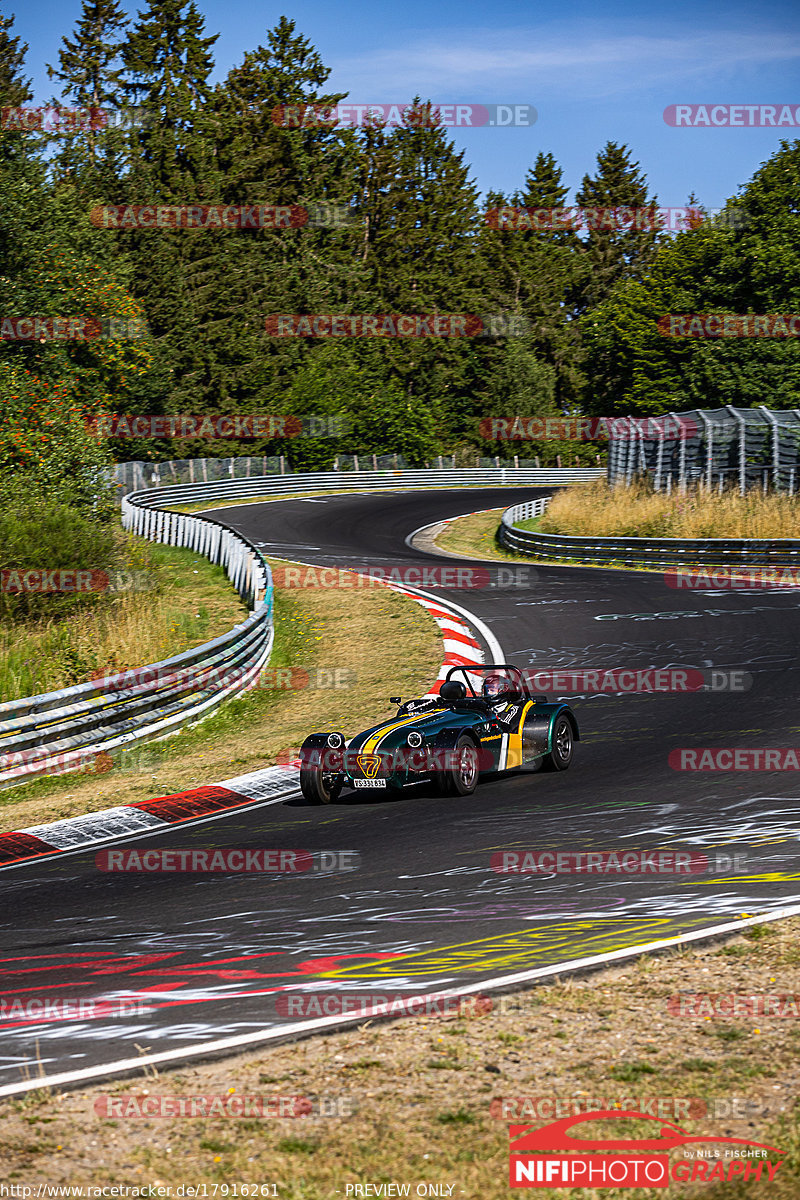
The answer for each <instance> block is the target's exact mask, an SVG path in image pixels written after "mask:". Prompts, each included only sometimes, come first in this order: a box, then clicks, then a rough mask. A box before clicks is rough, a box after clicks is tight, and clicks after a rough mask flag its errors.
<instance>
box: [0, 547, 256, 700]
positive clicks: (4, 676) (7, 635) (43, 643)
mask: <svg viewBox="0 0 800 1200" xmlns="http://www.w3.org/2000/svg"><path fill="white" fill-rule="evenodd" d="M125 542H126V552H127V553H126V560H127V568H126V571H125V573H124V574H125V575H126V576H128V578H131V579H132V580H133V581H134V582H137V583H138V584H139V585H140V586H142V585H143V590H138V589H137V588H132V589H131V590H125V591H121V592H119V593H118V594H117V595H100V596H98V598H97V599H98V603H97V604H95V605H94V606H93V607H91V608H86V609H84V610H76V611H75V612H72V613H70V614H69V615H65V616H62V617H59V618H54V619H51V620H37V621H26V622H22V621H20V622H16V623H13V624H11V623H9V624H7V625H5V626H3V627H2V628H0V698H2V700H15V699H18V698H20V697H23V696H35V695H39V694H40V693H41V692H49V691H55V690H56V689H57V688H62V687H70V686H71V685H72V684H77V683H84V682H86V681H87V680H89V679H91V678H92V677H93V676H95V675H96V674H98V673H100V674H103V675H110V674H113V673H114V672H115V671H123V670H129V669H131V668H134V667H138V666H141V665H142V664H143V663H151V662H159V661H160V660H161V659H164V658H169V657H171V656H172V655H174V654H180V653H181V651H183V650H187V649H188V648H189V647H190V646H196V645H199V644H200V643H201V642H205V641H209V640H211V638H214V637H218V636H219V635H220V634H222V633H225V632H226V630H228V629H230V628H231V627H232V626H233V625H235V624H236V623H237V622H238V621H242V620H243V619H244V617H245V616H246V613H247V608H246V605H245V604H243V603H242V601H241V600H240V599H239V597H238V596H237V595H236V593H235V592H234V590H233V588H232V587H231V585H230V583H229V581H228V577H227V575H226V574H225V571H224V570H223V568H222V567H217V566H213V565H212V564H211V563H210V562H208V560H207V559H205V558H203V557H202V556H201V555H197V554H195V553H194V552H193V551H191V550H183V549H176V548H175V547H172V546H159V545H152V544H150V543H148V542H145V541H143V539H141V538H133V537H126V538H125Z"/></svg>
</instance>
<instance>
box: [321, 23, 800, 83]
mask: <svg viewBox="0 0 800 1200" xmlns="http://www.w3.org/2000/svg"><path fill="white" fill-rule="evenodd" d="M331 57H332V58H333V62H332V64H331V65H333V68H334V70H333V76H332V80H331V85H332V86H334V87H341V88H345V87H346V88H347V89H348V90H349V92H350V95H351V97H352V99H353V100H356V101H363V100H375V101H379V100H392V101H397V100H405V99H408V98H410V97H411V96H412V95H413V94H414V93H419V94H420V95H421V96H422V97H423V98H427V97H431V98H432V99H446V98H448V96H449V97H450V98H452V99H459V98H461V97H462V96H463V95H464V93H465V92H466V91H469V92H470V93H471V94H472V95H474V98H475V99H481V98H483V99H488V98H489V94H491V96H492V97H494V98H498V97H499V98H500V99H507V98H510V97H511V93H512V92H513V93H514V94H515V96H516V95H518V94H519V93H520V91H523V92H525V94H527V95H528V96H530V97H531V98H532V99H533V100H534V102H535V100H536V98H537V97H540V96H542V94H543V93H546V94H547V95H548V96H554V95H564V94H566V95H568V96H569V97H570V98H573V99H585V98H587V97H598V96H601V95H603V96H608V95H622V94H624V93H626V92H630V91H637V92H639V93H641V91H642V89H643V86H645V87H649V86H652V85H658V84H661V83H664V82H672V83H673V84H674V85H675V86H676V87H678V86H680V85H688V84H692V85H695V86H697V85H698V84H700V83H702V84H703V92H704V93H707V91H708V87H709V86H714V85H717V86H719V84H720V83H725V84H726V86H728V87H729V86H730V85H731V84H733V83H735V82H736V77H737V76H738V77H741V76H742V75H743V74H745V75H747V76H748V78H749V77H751V76H753V75H757V74H758V73H759V72H760V71H761V70H763V69H765V68H766V69H768V70H769V69H773V70H774V69H775V68H778V67H779V66H780V65H781V64H787V65H788V64H789V63H791V62H792V61H793V60H797V59H798V58H800V38H798V37H792V36H787V35H786V34H785V33H783V34H781V35H777V34H770V33H756V34H754V33H752V32H742V33H737V32H733V31H714V32H711V31H709V32H701V31H699V30H695V31H694V32H693V33H691V34H690V35H686V36H682V37H665V36H659V35H648V34H628V33H623V34H620V35H617V36H609V33H608V26H607V24H606V25H604V26H603V27H602V29H601V28H600V27H598V28H597V30H596V32H595V31H592V30H591V28H590V27H588V26H587V25H586V23H582V24H581V26H580V28H579V29H577V28H576V27H567V26H564V27H562V28H561V29H553V28H552V27H551V29H550V30H549V32H548V33H547V34H545V35H544V36H543V34H542V32H541V31H535V30H530V29H508V30H497V29H493V30H470V31H468V30H465V31H463V32H462V33H461V35H460V38H459V39H458V40H456V39H454V38H453V35H452V33H451V32H450V33H447V34H442V33H440V32H439V31H435V32H434V31H432V33H431V36H430V38H426V40H425V41H424V42H423V41H419V40H418V41H415V42H413V43H410V44H408V45H406V46H403V47H398V46H395V47H393V48H392V49H386V50H371V51H369V52H368V53H365V54H364V55H358V56H353V57H350V58H346V59H339V60H338V61H337V60H336V58H335V56H331ZM741 86H742V85H741V83H740V87H741ZM503 88H505V89H506V90H507V91H508V93H509V96H508V97H507V96H505V95H503V96H500V95H499V93H500V91H502V90H503ZM762 89H763V82H761V83H760V87H759V90H762ZM676 95H677V93H676ZM752 99H753V97H752V96H749V95H748V96H743V97H742V101H743V102H744V101H745V100H747V101H749V100H752Z"/></svg>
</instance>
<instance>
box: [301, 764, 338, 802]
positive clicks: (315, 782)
mask: <svg viewBox="0 0 800 1200" xmlns="http://www.w3.org/2000/svg"><path fill="white" fill-rule="evenodd" d="M343 782H344V780H343V778H342V776H341V775H339V774H332V773H330V772H328V771H323V770H322V767H301V768H300V791H301V792H302V793H303V795H304V797H305V799H306V803H307V804H332V803H333V802H334V801H335V800H338V798H339V793H340V792H341V790H342V783H343Z"/></svg>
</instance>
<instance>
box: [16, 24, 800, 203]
mask: <svg viewBox="0 0 800 1200" xmlns="http://www.w3.org/2000/svg"><path fill="white" fill-rule="evenodd" d="M196 2H197V7H198V8H199V9H200V11H201V12H203V14H204V15H205V18H206V27H207V30H208V32H210V33H219V34H220V38H219V40H218V42H217V45H216V62H217V69H216V77H217V78H219V77H222V76H224V74H225V73H226V71H227V70H228V68H229V67H230V66H232V65H234V64H235V63H238V62H239V61H240V60H241V58H242V56H243V54H244V52H245V51H246V50H248V49H253V48H254V47H255V46H256V45H258V44H259V43H263V42H264V41H265V40H266V36H265V35H266V30H267V29H268V28H270V27H271V26H273V25H275V24H276V23H277V21H278V19H279V17H280V16H281V15H282V14H284V13H285V15H287V16H289V17H290V18H292V19H293V20H294V21H296V23H297V28H298V30H299V31H300V32H302V33H303V34H305V36H307V37H308V38H309V39H310V40H311V41H312V43H313V44H314V45H315V46H316V48H317V50H318V51H319V53H320V54H321V56H322V59H323V61H324V62H325V63H326V65H327V66H329V67H330V68H331V77H330V81H329V85H328V86H329V87H330V89H331V90H334V91H348V92H349V93H350V99H351V100H352V101H354V102H356V101H357V102H361V103H368V102H374V103H389V102H407V101H408V100H410V99H411V97H412V96H413V95H414V94H415V93H418V94H420V95H421V96H422V97H423V99H431V100H433V101H434V102H436V103H440V104H445V103H451V102H452V103H461V104H465V103H475V104H496V103H511V104H532V105H534V106H535V108H536V109H537V112H538V120H537V122H536V124H535V125H533V126H531V127H530V128H527V129H522V128H506V129H499V128H483V129H470V130H467V129H453V130H452V131H451V133H452V137H453V140H454V141H455V143H456V145H457V146H458V147H459V149H461V148H463V149H464V150H465V151H466V156H465V157H466V161H467V163H469V164H470V166H471V169H472V175H473V177H474V179H475V181H476V183H477V185H478V187H479V189H480V190H481V191H484V192H485V191H486V190H487V189H490V188H494V189H497V190H502V191H505V192H510V191H513V190H514V189H515V188H517V187H519V186H520V185H521V184H522V182H523V180H524V176H525V173H526V171H527V169H528V167H529V166H530V165H531V164H532V163H533V161H534V159H535V157H536V155H537V153H538V152H539V151H540V150H544V151H551V152H552V153H553V154H554V155H555V157H556V159H557V161H558V162H559V163H560V164H561V166H562V167H563V169H564V177H565V181H566V182H567V184H568V185H569V187H570V188H571V189H573V190H574V189H575V188H576V187H578V186H579V185H580V181H581V178H582V176H583V174H584V172H587V171H589V172H593V171H594V167H595V159H596V155H597V152H598V150H599V149H600V148H601V147H602V146H603V145H604V143H605V142H606V141H608V140H613V141H618V142H625V143H626V144H627V145H628V146H629V147H630V149H631V151H632V152H633V156H634V158H635V159H637V160H638V161H639V163H640V165H641V168H642V169H643V170H644V171H645V173H646V175H647V177H648V180H649V181H650V184H651V188H652V189H653V190H654V191H655V192H656V194H657V196H658V199H659V202H660V203H661V204H662V205H665V206H666V205H676V206H679V205H682V204H684V203H685V201H686V199H687V197H688V195H689V193H690V192H691V191H694V192H695V193H696V194H697V196H698V198H699V199H700V201H701V203H703V204H705V205H706V206H707V207H715V206H718V205H720V204H722V203H723V202H724V201H725V199H727V198H728V197H730V196H733V195H735V194H736V193H737V190H738V188H739V186H740V185H741V184H743V183H745V182H746V181H747V180H748V179H749V178H750V176H751V175H752V174H753V172H754V171H755V170H756V169H757V168H758V166H759V164H760V163H762V162H763V161H765V160H766V159H767V158H769V157H770V155H771V154H772V153H773V152H774V151H775V150H776V149H777V147H778V145H779V143H780V141H781V140H782V139H783V138H787V139H789V140H794V139H795V138H800V128H798V129H783V130H778V129H769V128H765V129H750V128H716V129H715V128H710V129H701V128H693V129H675V128H670V127H669V126H668V125H667V124H666V123H665V121H664V118H663V111H664V109H665V108H666V107H667V105H670V104H675V103H684V104H690V103H695V104H698V103H707V104H772V103H774V104H778V105H782V104H792V105H793V107H794V108H796V107H798V106H799V105H800V69H799V68H800V6H798V4H797V0H775V2H774V3H772V4H769V5H766V4H763V3H761V4H755V3H745V2H743V0H730V2H726V3H721V2H714V3H710V2H708V0H705V2H704V0H700V2H699V3H688V2H687V0H677V2H676V0H673V2H671V3H669V4H667V5H652V4H643V3H638V4H634V3H632V2H630V0H610V2H607V3H606V4H605V5H602V6H600V5H597V4H596V3H589V2H588V0H586V2H583V0H581V2H575V0H567V2H564V3H552V4H541V3H529V2H525V3H523V2H521V0H494V3H492V4H487V3H485V2H479V0H458V2H455V0H446V2H444V3H436V4H430V3H428V4H422V3H419V0H403V2H402V3H387V2H386V0H354V2H350V3H340V4H335V3H323V2H321V0H303V3H301V4H298V5H296V6H294V7H290V6H289V4H288V0H287V2H286V3H285V4H284V3H281V4H280V6H279V7H275V8H273V7H272V6H271V5H264V4H260V3H258V2H257V0H256V3H252V2H251V0H196ZM124 7H125V8H126V11H128V12H129V13H130V14H131V15H133V16H135V14H136V12H137V9H139V8H144V7H145V6H144V4H142V5H136V4H125V5H124ZM15 8H16V10H17V20H16V25H15V31H16V32H17V33H20V34H21V35H22V36H23V38H24V40H25V41H27V42H28V43H29V45H30V51H29V55H28V74H29V75H32V76H33V78H34V83H35V87H36V99H37V100H38V101H42V100H45V99H47V98H48V96H49V95H50V94H51V85H50V83H49V81H48V79H47V76H46V72H45V63H47V62H51V63H55V62H56V60H57V53H58V46H59V44H60V38H61V35H62V34H64V33H66V34H71V32H72V29H73V28H74V24H75V21H76V20H77V18H78V16H79V13H80V8H81V4H80V0H69V2H68V3H65V2H64V0H58V2H57V0H25V2H24V3H21V2H20V3H15V2H14V0H10V2H9V3H8V4H6V5H4V6H3V11H4V12H6V13H8V12H11V11H14V9H15Z"/></svg>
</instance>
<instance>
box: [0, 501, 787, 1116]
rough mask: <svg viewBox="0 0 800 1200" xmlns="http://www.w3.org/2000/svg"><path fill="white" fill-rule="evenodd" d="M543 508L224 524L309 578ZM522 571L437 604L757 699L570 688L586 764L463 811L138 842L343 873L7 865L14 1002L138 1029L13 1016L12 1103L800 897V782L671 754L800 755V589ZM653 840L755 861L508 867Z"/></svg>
mask: <svg viewBox="0 0 800 1200" xmlns="http://www.w3.org/2000/svg"><path fill="white" fill-rule="evenodd" d="M536 494H537V492H536V489H532V488H525V489H510V488H503V489H494V490H493V489H485V490H477V489H471V490H469V491H463V492H459V491H437V492H427V493H420V492H403V493H395V494H390V493H379V494H377V495H376V494H374V493H370V494H369V495H366V494H365V495H359V494H355V495H346V496H327V497H315V498H309V499H304V500H291V501H279V502H272V503H269V504H265V505H264V504H262V505H247V506H240V507H232V508H228V509H219V510H216V511H215V516H216V517H217V518H218V519H221V520H223V521H225V522H226V523H228V524H230V525H231V526H232V527H234V528H236V529H239V530H241V531H242V532H244V533H245V534H247V536H248V537H250V538H252V539H253V540H254V541H256V542H259V543H261V544H262V545H263V547H264V550H265V552H267V553H268V554H272V555H280V556H284V557H286V558H289V559H296V560H300V561H303V562H306V563H314V564H322V565H336V566H345V565H363V566H368V565H374V564H379V565H381V566H384V567H386V566H391V565H400V564H406V565H417V566H422V565H428V566H429V565H431V563H432V562H433V561H434V560H433V559H432V558H431V557H430V556H427V555H425V554H423V553H422V552H420V551H416V550H412V549H409V547H408V546H407V545H406V544H405V539H406V537H407V535H408V534H409V533H410V532H411V531H412V530H414V529H416V528H418V527H420V526H423V525H425V524H428V523H430V522H433V521H437V520H441V519H445V518H447V517H450V516H454V515H457V514H459V513H463V512H469V511H474V510H478V509H484V508H490V507H495V506H498V505H507V504H511V503H514V502H516V501H517V500H519V499H523V498H528V497H531V496H533V495H536ZM439 561H442V560H439ZM447 561H448V563H450V564H451V563H452V560H447ZM480 565H484V566H485V564H480ZM498 569H500V568H495V567H491V568H490V574H491V575H492V576H493V578H494V580H496V579H497V578H498V577H497V575H496V571H497V570H498ZM505 570H506V575H505V576H504V577H503V578H504V579H505V584H504V585H503V586H494V587H490V586H483V587H478V588H470V589H468V590H463V589H462V590H444V591H442V592H441V595H442V596H443V597H444V598H445V599H448V600H451V601H453V602H455V603H456V604H459V605H461V606H462V607H465V608H467V609H469V610H470V611H471V612H473V613H474V614H475V615H476V616H477V617H478V618H480V620H481V621H482V622H484V623H485V625H486V626H487V627H488V628H489V629H490V630H491V631H492V633H493V634H494V636H495V637H496V638H497V639H498V641H499V643H500V645H501V646H502V648H503V651H504V654H505V656H506V658H507V659H508V660H509V661H511V662H514V663H517V664H518V665H520V666H522V667H534V668H536V669H540V670H544V669H556V668H566V667H571V668H627V669H629V668H647V667H662V668H663V667H686V668H696V669H701V670H705V671H708V670H710V669H711V668H715V669H717V670H725V671H729V670H743V671H746V672H748V673H750V675H752V687H751V688H750V690H748V691H746V692H744V693H729V692H719V693H717V692H710V691H702V692H695V693H690V694H672V695H671V694H663V693H660V694H659V693H655V694H652V693H650V694H647V693H645V694H623V695H614V694H608V693H602V694H586V695H574V694H570V699H571V700H572V702H573V704H574V707H575V709H576V712H577V714H578V717H579V720H580V724H581V730H582V735H583V740H582V741H581V743H580V745H579V746H578V750H577V754H576V759H575V762H574V765H573V767H572V769H571V770H570V771H568V772H566V773H563V774H555V775H554V774H544V773H542V774H519V775H516V776H513V777H507V778H504V779H502V780H499V781H495V782H487V783H484V784H482V785H481V786H480V787H479V789H478V791H477V792H476V793H475V795H474V796H471V797H469V798H466V799H464V798H460V799H457V800H453V799H447V800H444V799H442V798H439V797H437V796H435V795H434V794H433V792H432V790H431V789H429V788H428V787H427V786H426V785H419V786H417V787H415V788H413V789H408V791H407V794H406V795H404V796H403V798H402V799H400V800H390V799H387V798H385V797H381V796H380V795H378V796H377V798H373V797H370V799H369V801H368V802H363V801H362V799H361V796H360V795H359V796H356V794H355V793H352V792H351V793H346V794H344V795H343V796H342V797H341V799H340V801H339V802H338V803H336V804H335V805H332V806H330V807H323V808H311V807H307V806H305V804H304V803H303V802H302V800H289V801H283V802H280V803H278V804H272V805H271V806H269V807H254V808H250V809H247V810H244V811H241V812H239V813H233V814H231V815H228V816H225V817H224V818H222V819H217V820H213V821H209V822H204V823H202V824H198V825H194V826H192V827H191V828H187V829H185V830H182V831H181V830H167V831H165V832H161V833H158V834H157V835H153V836H147V837H146V838H140V839H137V841H136V844H137V845H138V846H141V847H145V846H146V847H147V848H150V847H158V846H162V847H198V848H200V847H213V848H216V847H226V846H227V847H237V848H239V847H245V848H256V847H265V846H266V847H270V848H279V849H280V848H298V847H300V848H304V849H310V850H315V849H345V850H355V851H357V852H358V853H359V854H360V856H361V866H360V869H359V870H357V871H354V872H352V873H350V874H327V875H325V874H322V875H308V874H304V875H281V876H277V875H268V876H264V875H257V874H240V875H213V876H211V875H206V876H204V875H185V874H184V875H181V874H164V875H146V876H144V875H136V874H103V873H100V872H98V871H97V870H96V868H95V864H94V852H92V851H89V852H87V853H86V854H85V855H84V854H79V855H75V856H72V857H70V858H68V859H65V860H62V861H57V860H50V861H44V862H41V863H38V864H37V863H33V864H31V865H29V866H26V867H22V868H20V869H17V870H12V871H6V872H4V873H2V875H0V888H2V893H3V903H2V916H0V928H1V929H2V935H1V936H2V946H3V950H2V958H0V965H1V966H2V972H3V980H2V988H1V992H0V994H2V996H3V997H4V998H6V1000H8V999H9V998H10V997H15V998H16V997H19V998H26V999H30V998H48V999H50V1000H52V999H54V998H56V997H61V998H62V999H87V998H91V999H97V998H99V997H104V998H114V997H116V998H121V997H125V998H128V999H130V1000H132V1001H133V1002H137V1003H138V1004H139V1006H140V1007H141V1008H143V1009H144V1011H142V1012H139V1013H138V1014H136V1015H132V1016H129V1017H114V1018H109V1017H97V1018H94V1019H92V1020H77V1019H70V1020H50V1021H42V1020H37V1021H30V1020H29V1021H27V1022H25V1021H19V1020H12V1021H9V1020H7V1019H4V1020H2V1021H1V1022H0V1029H1V1030H2V1043H1V1048H0V1085H6V1086H8V1085H12V1086H16V1084H17V1083H18V1081H20V1079H21V1078H22V1077H23V1076H24V1075H25V1074H26V1073H27V1074H29V1075H38V1074H39V1073H40V1070H41V1071H43V1072H44V1074H45V1076H47V1077H52V1076H57V1077H64V1075H65V1073H69V1072H75V1071H81V1070H85V1069H86V1068H94V1067H98V1068H101V1069H102V1067H103V1065H105V1066H106V1067H108V1066H109V1064H114V1063H118V1062H119V1061H120V1060H124V1059H128V1058H136V1056H137V1054H139V1053H140V1051H139V1048H140V1047H141V1048H144V1049H146V1050H147V1051H148V1052H151V1053H161V1052H169V1053H172V1054H175V1055H177V1056H179V1057H186V1058H188V1057H190V1056H191V1055H192V1053H193V1049H192V1048H193V1047H196V1046H197V1045H198V1044H202V1043H207V1042H209V1041H213V1040H217V1039H224V1038H226V1037H230V1038H235V1039H245V1040H246V1039H247V1038H248V1037H251V1036H252V1037H259V1038H263V1037H265V1036H268V1035H269V1033H270V1031H275V1030H278V1029H285V1028H287V1027H288V1026H289V1025H293V1024H295V1023H297V1022H300V1023H301V1024H302V1023H303V1022H304V1021H306V1020H310V1019H311V1018H310V1017H308V1018H306V1017H305V1016H303V1015H302V1006H303V1005H310V1004H311V1001H310V1000H309V996H310V994H315V995H317V996H319V994H320V992H322V991H325V992H326V993H327V995H328V996H329V997H330V996H331V995H333V996H335V997H338V998H339V999H341V997H342V996H343V995H347V996H348V997H351V998H352V997H354V996H356V995H364V994H368V995H376V994H380V995H384V996H390V997H394V996H397V995H398V994H403V995H407V996H413V995H418V994H419V993H422V992H425V993H429V992H434V991H438V990H441V989H451V988H459V987H468V986H472V985H474V984H475V983H476V982H479V981H482V980H483V981H488V980H496V979H498V978H504V977H508V976H511V975H514V974H515V973H521V972H528V971H531V970H533V969H536V968H543V967H548V966H552V965H553V964H557V963H561V962H564V961H567V960H575V959H581V958H583V957H586V956H593V955H598V954H603V953H606V952H610V951H614V950H621V949H624V948H626V947H631V946H639V945H643V944H646V943H650V942H652V941H657V940H661V939H665V938H670V937H675V936H677V935H679V934H682V933H686V932H688V931H694V930H702V929H706V928H710V927H715V926H718V925H720V924H721V923H724V922H727V921H736V920H738V919H739V918H740V917H741V916H742V914H750V915H752V914H762V913H767V912H771V911H775V910H777V909H779V908H781V907H784V906H787V905H794V904H798V903H800V885H799V884H798V879H800V876H798V866H799V865H800V858H798V838H800V796H799V795H798V791H799V790H800V789H798V777H797V775H796V774H795V773H793V772H782V773H781V772H775V771H773V772H762V773H747V772H729V773H707V772H692V773H689V772H680V771H675V770H673V769H672V768H671V767H670V766H669V765H668V761H667V758H668V754H669V752H670V750H672V749H673V748H676V747H700V746H716V747H722V746H725V747H736V746H742V747H788V746H792V745H794V744H795V743H796V742H797V734H798V713H797V708H796V698H797V694H798V640H799V638H800V617H799V615H798V603H797V599H798V598H797V594H796V593H795V592H788V591H787V592H769V591H759V592H748V593H741V592H739V593H736V592H720V593H708V592H693V591H677V590H675V589H673V588H669V587H667V586H666V585H665V582H664V579H663V577H662V576H660V575H657V574H646V573H642V572H628V573H621V572H614V571H605V570H594V569H577V568H576V569H573V568H559V567H540V566H537V567H533V566H530V567H528V566H527V565H525V574H524V575H523V576H522V577H521V581H522V582H521V585H520V581H519V580H518V581H517V585H514V586H509V585H508V579H509V575H508V568H507V566H506V567H505ZM484 582H486V581H484ZM490 582H491V580H490ZM428 590H429V591H430V590H431V589H430V588H428ZM375 653H376V654H379V653H380V647H379V646H376V648H375ZM392 691H393V688H392V686H391V682H390V681H387V696H388V695H390V694H392ZM562 694H567V693H562ZM371 715H372V714H366V713H365V723H366V722H367V721H368V720H369V717H370V716H371ZM346 732H347V733H352V732H354V731H353V730H347V731H346ZM198 782H211V781H198ZM656 847H673V848H680V849H681V850H690V851H692V850H693V851H702V852H705V853H707V854H711V855H712V857H713V855H715V854H716V853H717V852H719V853H722V854H726V855H733V854H739V855H744V856H745V858H746V867H745V869H743V870H741V871H740V872H739V873H736V874H730V873H727V874H714V873H702V874H699V875H692V876H676V875H652V874H649V875H642V876H625V877H620V876H601V875H585V874H584V875H565V874H561V875H515V874H505V875H504V874H498V873H495V872H494V871H493V870H492V869H491V866H490V859H491V856H492V854H493V853H495V852H496V851H498V850H504V849H527V848H534V849H536V850H548V849H561V850H575V851H593V850H619V849H632V848H636V849H640V850H652V849H654V848H656ZM287 997H290V998H291V1000H292V1005H291V1006H290V1005H289V1001H288V999H287ZM292 1010H293V1015H292ZM309 1011H311V1010H309ZM37 1060H38V1062H37ZM38 1063H41V1068H40V1067H39V1065H38ZM0 1094H1V1093H0Z"/></svg>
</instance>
